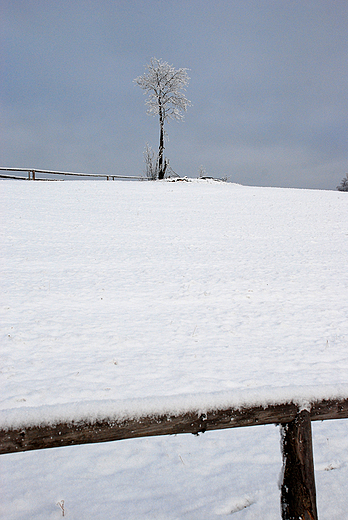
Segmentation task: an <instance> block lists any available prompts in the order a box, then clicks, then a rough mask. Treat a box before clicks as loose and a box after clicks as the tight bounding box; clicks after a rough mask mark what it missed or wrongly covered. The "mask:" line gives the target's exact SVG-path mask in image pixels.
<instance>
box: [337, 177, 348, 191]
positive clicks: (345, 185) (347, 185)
mask: <svg viewBox="0 0 348 520" xmlns="http://www.w3.org/2000/svg"><path fill="white" fill-rule="evenodd" d="M337 189H338V191H348V173H347V175H346V176H345V177H344V178H343V179H342V181H341V184H340V185H339V186H337Z"/></svg>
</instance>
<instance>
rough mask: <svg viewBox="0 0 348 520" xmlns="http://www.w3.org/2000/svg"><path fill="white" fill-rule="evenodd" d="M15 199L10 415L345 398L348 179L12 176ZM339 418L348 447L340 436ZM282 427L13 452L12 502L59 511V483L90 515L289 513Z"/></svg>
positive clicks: (5, 301)
mask: <svg viewBox="0 0 348 520" xmlns="http://www.w3.org/2000/svg"><path fill="white" fill-rule="evenodd" d="M0 200H1V214H2V219H1V220H2V223H1V224H0V230H1V235H2V238H1V242H2V261H1V262H2V263H1V280H2V281H1V286H2V289H1V300H2V304H1V324H0V330H1V365H2V366H1V374H0V375H1V381H2V383H1V388H2V391H1V409H2V417H3V418H2V424H18V423H23V424H24V423H28V422H29V421H30V420H33V417H34V420H37V419H38V418H39V419H41V420H43V421H45V420H53V419H55V418H59V416H60V415H62V416H64V417H65V418H66V416H67V415H68V417H69V414H70V416H71V417H72V416H73V417H76V416H78V414H79V413H81V414H82V415H86V414H90V415H91V416H93V415H94V414H97V413H98V406H99V405H100V406H103V407H104V409H106V410H109V411H110V413H112V410H113V407H115V406H116V408H117V407H120V406H121V407H122V410H127V401H128V400H132V407H131V406H130V408H129V409H130V410H131V411H132V413H134V410H135V409H139V408H141V407H142V406H143V405H144V406H152V407H156V405H157V404H156V403H158V406H165V405H166V403H167V404H168V406H169V405H170V403H175V406H178V407H180V405H181V404H182V403H185V406H189V403H190V402H191V401H192V402H194V401H195V400H196V399H197V398H199V399H202V400H204V399H208V400H209V401H210V402H213V401H214V399H215V400H216V402H218V401H219V399H220V400H221V399H222V398H223V399H229V400H230V402H233V400H234V399H236V400H239V401H238V402H240V400H241V399H243V396H244V398H245V399H246V400H248V402H252V401H253V400H256V399H259V400H262V401H267V400H268V401H269V400H270V399H276V398H277V396H279V398H281V396H282V395H292V394H293V395H296V396H303V397H309V396H315V395H318V396H325V395H334V394H335V395H345V396H348V384H347V383H348V381H347V374H348V350H347V346H348V319H347V318H348V281H347V253H348V197H347V195H346V194H345V193H340V192H334V191H314V190H313V191H312V190H293V189H279V188H251V187H243V186H238V185H233V184H227V183H213V182H205V181H197V182H190V183H179V182H177V183H169V182H154V183H151V182H143V183H130V182H91V181H86V182H84V181H82V182H61V183H59V182H57V183H53V182H52V183H48V182H47V183H39V182H36V183H35V182H20V181H17V182H12V181H4V182H2V183H1V186H0ZM134 399H136V401H134ZM144 399H145V400H144ZM173 399H174V401H173ZM129 402H130V401H129ZM76 403H80V405H76ZM134 403H135V404H134ZM28 410H30V411H31V414H29V413H28ZM315 427H316V428H317V431H318V432H319V430H320V428H321V430H320V432H321V433H319V434H318V435H319V437H318V438H319V439H321V440H320V442H321V444H322V446H321V448H322V453H321V454H319V457H317V453H316V452H315V457H316V462H317V460H319V461H321V462H320V464H321V466H320V468H321V469H322V470H324V469H326V468H327V466H328V465H330V464H331V465H333V466H334V468H331V469H339V470H340V471H331V472H325V473H322V475H321V473H320V475H321V476H320V478H323V479H326V481H325V486H324V487H325V489H326V488H327V489H329V490H331V491H328V492H326V491H325V492H324V493H326V494H325V497H326V499H327V500H329V499H330V497H329V495H330V494H331V492H332V493H338V492H339V491H337V490H336V491H333V489H334V488H335V487H336V486H337V484H338V482H340V480H339V478H338V477H337V475H338V474H339V473H340V474H341V475H343V474H344V475H345V478H346V477H347V469H346V467H347V462H348V458H347V455H346V454H345V453H347V449H346V448H347V442H346V440H344V439H346V438H347V435H346V430H344V428H346V427H347V426H346V424H345V422H344V421H335V422H334V423H331V424H327V423H325V424H324V425H318V426H317V425H316V426H315ZM329 431H330V432H335V431H337V432H338V435H340V437H339V439H340V440H339V443H341V445H342V448H344V445H345V449H342V450H341V449H340V448H338V446H336V445H337V444H339V443H338V442H336V441H334V442H333V443H331V442H329V440H328V441H327V444H326V441H325V438H327V439H329V437H328V436H329V433H328V432H329ZM267 432H268V433H267ZM342 432H344V433H342ZM330 435H331V434H330ZM277 436H278V432H277V430H276V428H274V427H262V428H252V429H243V430H240V431H238V432H237V431H229V432H214V433H212V434H206V437H205V436H203V437H202V440H201V437H200V438H199V439H193V438H190V437H187V436H183V437H181V438H180V440H179V439H151V440H150V439H144V440H138V441H126V442H125V443H116V445H115V444H110V445H109V444H108V445H104V446H93V447H92V446H84V447H79V448H67V449H62V450H50V451H49V452H37V453H30V454H29V453H25V454H21V455H20V454H18V455H13V456H6V457H3V458H1V462H2V466H3V468H4V479H5V481H6V482H7V483H8V484H7V486H8V488H7V491H6V497H7V496H9V497H10V498H8V499H7V498H5V501H4V504H5V505H4V507H5V508H6V511H5V510H4V513H3V514H4V518H5V517H6V518H12V519H16V520H18V519H20V518H23V519H24V518H25V519H26V520H27V519H28V518H33V519H34V518H35V519H39V518H42V519H45V520H46V519H47V518H58V517H59V515H61V511H60V510H59V508H58V507H57V506H56V504H55V503H54V500H56V501H58V500H61V499H65V504H66V511H67V512H68V511H69V509H70V516H69V517H70V518H76V519H77V518H79V519H81V518H83V519H87V518H91V519H92V518H93V519H99V518H100V519H108V518H118V519H121V518H122V519H123V518H124V519H127V520H130V519H131V518H132V519H133V518H134V519H136V518H142V519H144V518H146V519H154V518H161V519H162V518H166V519H171V518H173V519H174V518H186V519H195V518H207V519H208V518H211V519H213V518H217V517H218V516H219V515H225V514H227V513H231V512H237V511H240V512H239V513H238V515H239V516H238V518H241V519H253V518H261V517H262V518H264V519H265V518H270V519H271V518H272V519H273V518H278V517H279V504H278V501H277V498H275V502H276V503H275V505H274V508H273V509H272V507H273V506H271V507H270V503H269V501H270V500H271V499H270V498H269V494H272V493H273V494H274V497H277V493H278V490H277V489H276V484H275V482H276V478H277V477H276V475H275V473H277V472H278V473H279V469H280V455H279V453H278V451H279V448H278V441H276V445H275V447H273V442H272V443H270V441H269V438H272V437H274V438H277ZM344 436H345V437H344ZM203 439H205V440H203ZM260 441H261V442H262V443H265V447H263V448H262V450H264V451H263V452H262V453H263V454H262V455H257V453H256V451H257V445H258V443H259V442H260ZM243 443H244V444H243ZM270 444H272V448H271V447H270ZM249 447H250V451H248V450H249ZM72 450H75V451H72ZM115 450H120V451H117V453H118V455H116V451H115ZM173 450H174V451H173ZM214 450H215V451H214ZM325 450H326V451H325ZM330 450H331V451H330ZM68 453H69V455H66V456H65V454H68ZM325 453H329V455H325ZM325 456H326V457H327V459H325ZM199 457H202V460H201V463H199V462H197V461H198V460H199ZM321 457H323V459H321ZM278 459H279V460H278ZM193 460H195V462H193ZM3 461H5V463H3ZM28 461H29V462H28ZM14 462H15V464H14ZM17 463H18V466H16V464H17ZM42 464H43V465H44V467H45V469H44V471H46V470H48V468H50V470H49V473H50V475H51V476H50V479H51V483H48V484H47V478H46V477H47V471H46V473H44V475H46V477H45V478H46V480H44V479H43V477H42V475H43V473H42V472H41V469H42ZM238 464H239V466H238ZM14 466H16V467H17V468H18V470H15V471H13V467H14ZM266 467H267V471H268V470H270V474H272V476H271V477H265V474H264V471H265V468H266ZM63 468H64V469H63ZM156 468H157V469H156ZM158 468H160V469H158ZM238 468H239V469H238ZM320 468H319V469H320ZM342 468H343V469H342ZM133 470H134V472H135V474H136V475H138V476H135V477H134V478H133V477H132V471H133ZM161 471H162V472H163V474H161ZM235 471H237V473H236V474H234V472H235ZM139 472H140V473H139ZM240 472H242V473H243V472H244V473H245V474H243V475H242V474H241V473H240ZM21 474H22V477H23V481H22V482H21V477H20V475H21ZM92 474H93V475H92ZM77 475H79V476H77ZM139 475H141V477H139ZM159 475H162V476H159ZM185 475H186V477H187V478H188V481H189V482H190V484H189V485H188V484H185V482H186V481H185ZM233 475H235V476H233ZM331 475H332V482H331V481H330V482H331V484H328V482H327V479H329V480H330V478H331ZM34 477H35V478H34ZM336 477H337V478H336ZM219 478H220V480H219ZM268 478H269V479H270V482H271V484H269V483H267V482H266V481H267V479H268ZM320 478H319V480H320ZM342 478H343V477H342ZM75 479H78V483H77V481H75ZM127 479H128V480H127ZM134 479H135V480H137V482H134ZM156 479H158V480H156ZM216 479H217V480H216ZM35 480H36V481H37V482H39V483H41V484H39V485H38V487H35V486H34V488H33V485H34V484H33V482H32V481H35ZM215 480H216V486H215V484H214V483H212V481H213V482H215ZM43 482H46V484H43ZM127 482H128V483H127ZM68 483H70V484H68ZM92 483H93V484H92ZM75 484H76V488H75V492H74V491H73V489H74V486H75ZM330 485H331V486H333V487H331V488H330ZM50 486H52V487H50ZM166 486H167V487H166ZM172 486H174V487H172ZM273 487H275V489H273ZM317 487H318V503H319V512H321V511H322V510H323V507H324V508H325V506H323V505H321V503H320V500H322V498H321V497H322V496H323V490H322V489H320V483H318V484H317ZM179 488H180V489H179ZM271 489H272V491H271ZM9 490H11V491H9ZM58 490H60V491H59V493H58ZM55 493H56V494H57V493H58V495H59V496H58V495H57V497H56V498H54V499H53V498H52V497H53V495H54V496H56V495H55ZM328 493H329V494H328ZM61 495H62V496H61ZM63 495H64V496H63ZM76 495H78V498H76ZM67 496H69V499H67V498H66V497H67ZM179 496H180V497H181V498H179ZM272 496H273V495H272ZM33 497H35V498H33ZM326 499H325V500H326ZM272 500H273V499H272ZM339 500H340V499H339V498H338V499H337V500H335V502H334V503H335V504H338V505H337V507H338V508H340V507H341V509H337V511H346V506H347V505H348V503H347V501H346V498H345V497H343V496H342V497H341V502H340V501H339ZM52 504H53V505H52ZM68 504H69V505H68ZM266 504H267V505H266ZM340 504H341V505H340ZM50 507H52V510H51V509H50ZM242 510H243V511H242ZM261 511H262V514H261ZM329 511H330V512H329ZM267 515H268V516H267ZM330 515H331V516H330ZM337 517H338V516H337V514H333V513H332V507H331V508H330V509H329V508H328V509H327V515H326V516H321V518H327V519H330V520H331V519H332V520H334V519H335V518H337Z"/></svg>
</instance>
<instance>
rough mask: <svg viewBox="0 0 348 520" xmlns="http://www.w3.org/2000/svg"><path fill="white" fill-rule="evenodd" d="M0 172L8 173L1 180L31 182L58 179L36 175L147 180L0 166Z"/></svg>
mask: <svg viewBox="0 0 348 520" xmlns="http://www.w3.org/2000/svg"><path fill="white" fill-rule="evenodd" d="M0 171H3V172H8V173H4V174H0V178H2V179H20V180H33V181H55V180H58V179H54V178H53V179H49V178H40V177H38V176H37V174H43V175H53V176H54V175H68V176H72V177H86V178H88V179H98V178H99V179H106V180H107V181H109V180H112V181H114V180H115V179H130V180H138V181H140V180H141V181H144V180H147V178H146V177H136V176H129V175H111V174H107V173H76V172H61V171H53V170H38V169H32V168H6V167H4V166H0ZM9 172H12V173H13V172H17V173H18V174H21V173H22V174H23V173H26V174H27V175H26V176H25V177H24V176H23V175H22V176H21V175H11V173H9Z"/></svg>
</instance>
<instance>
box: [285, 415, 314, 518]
mask: <svg viewBox="0 0 348 520" xmlns="http://www.w3.org/2000/svg"><path fill="white" fill-rule="evenodd" d="M281 431H282V452H283V483H282V486H281V510H282V519H283V520H318V513H317V504H316V491H315V479H314V463H313V447H312V429H311V417H310V414H309V412H308V411H307V410H303V411H302V412H300V413H299V414H298V415H297V417H296V419H294V420H293V421H291V422H289V423H286V424H282V430H281Z"/></svg>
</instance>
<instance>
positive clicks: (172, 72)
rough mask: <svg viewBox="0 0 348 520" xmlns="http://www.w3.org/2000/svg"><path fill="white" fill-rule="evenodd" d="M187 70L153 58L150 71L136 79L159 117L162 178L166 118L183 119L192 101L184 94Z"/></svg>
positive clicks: (151, 111)
mask: <svg viewBox="0 0 348 520" xmlns="http://www.w3.org/2000/svg"><path fill="white" fill-rule="evenodd" d="M187 70H188V69H175V68H174V67H173V66H172V65H169V64H168V63H167V62H166V61H162V60H158V59H157V58H152V59H151V61H150V63H149V64H148V65H147V72H145V73H144V74H143V75H142V76H139V77H137V78H136V79H135V80H134V81H135V83H136V84H137V85H139V86H140V87H141V88H142V89H143V90H144V91H145V94H149V97H148V99H147V100H146V105H147V112H148V114H150V115H153V116H157V115H158V117H159V126H160V136H159V148H158V159H157V168H158V178H159V179H163V178H164V174H165V170H166V166H167V162H166V161H165V160H164V157H163V156H164V140H165V135H166V133H165V130H164V122H165V121H166V120H167V119H176V120H177V121H181V120H182V119H183V118H184V114H183V112H186V110H187V107H188V106H189V105H190V104H191V102H190V101H189V100H188V99H186V96H185V94H184V92H185V90H186V87H187V85H188V82H189V79H190V78H189V77H188V75H187Z"/></svg>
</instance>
